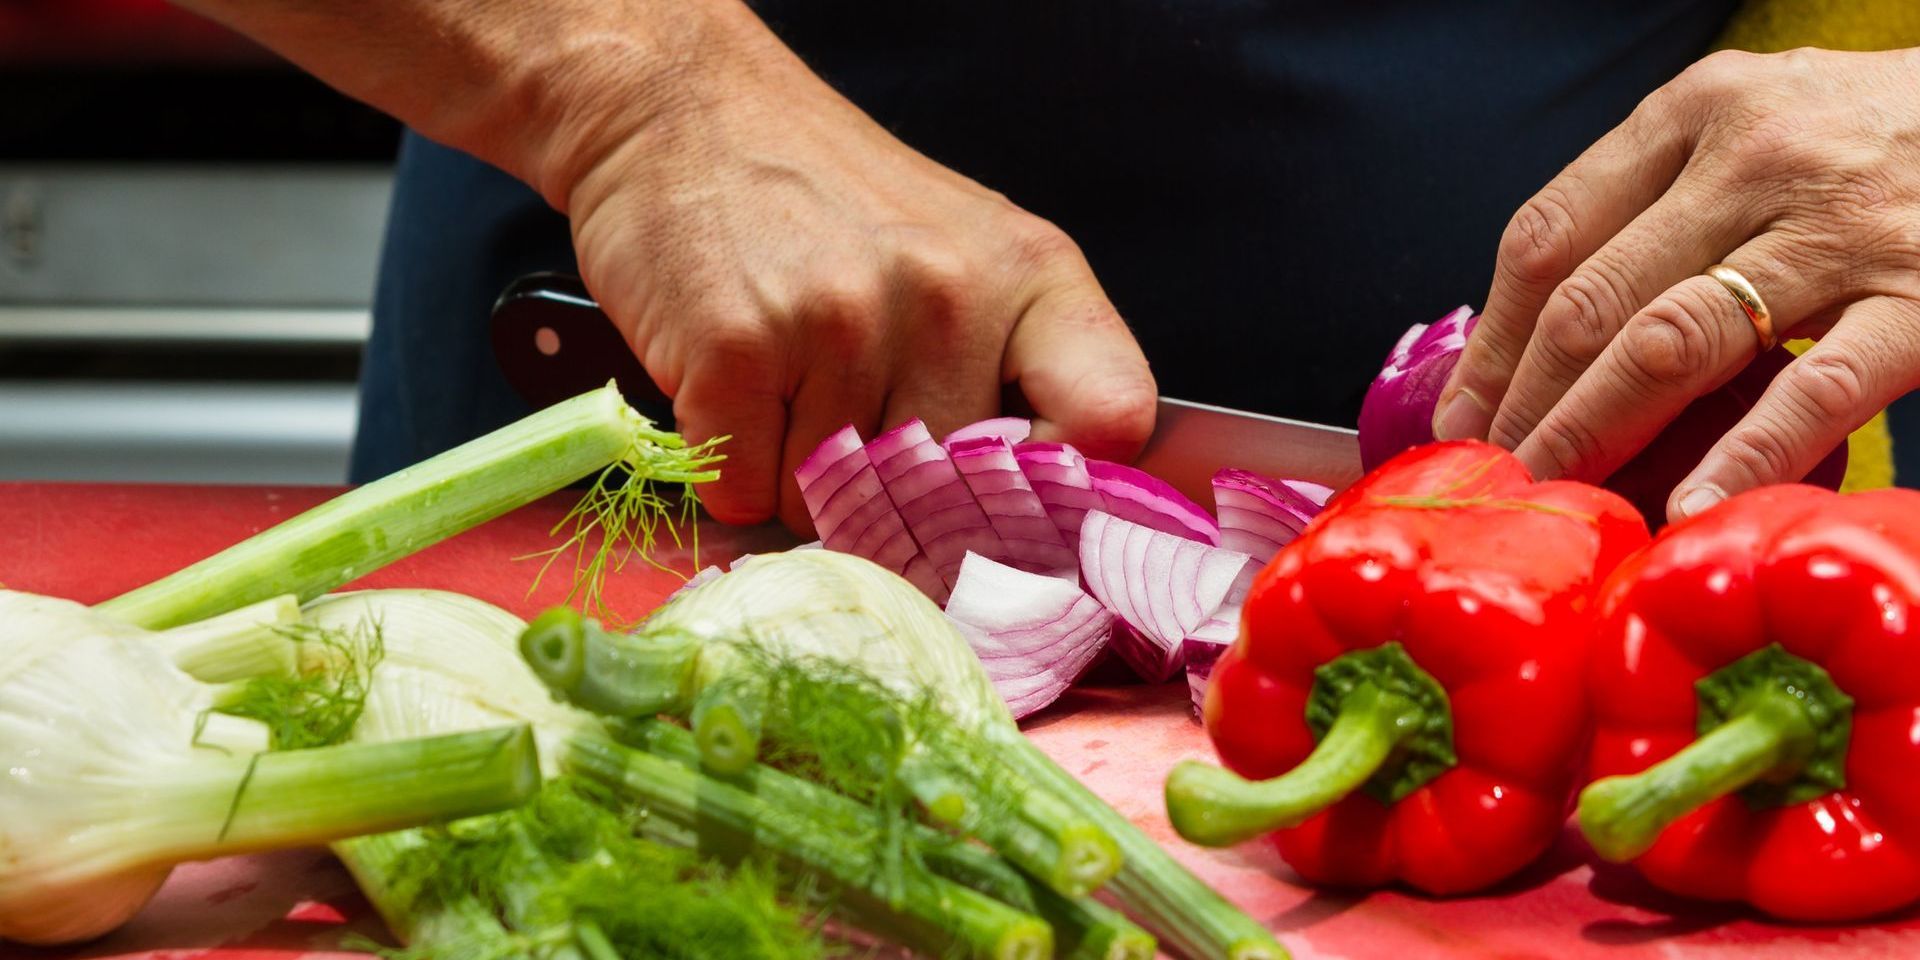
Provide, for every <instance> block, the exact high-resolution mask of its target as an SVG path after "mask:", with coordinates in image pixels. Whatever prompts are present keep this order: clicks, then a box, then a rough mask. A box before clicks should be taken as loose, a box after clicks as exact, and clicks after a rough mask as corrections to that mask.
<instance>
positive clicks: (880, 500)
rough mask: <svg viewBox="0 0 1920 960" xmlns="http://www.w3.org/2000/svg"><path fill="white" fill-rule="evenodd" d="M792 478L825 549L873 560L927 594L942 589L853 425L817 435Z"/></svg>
mask: <svg viewBox="0 0 1920 960" xmlns="http://www.w3.org/2000/svg"><path fill="white" fill-rule="evenodd" d="M793 478H794V480H795V481H797V482H798V483H799V485H800V497H801V499H802V500H804V501H806V504H807V514H808V515H809V516H811V517H812V518H813V525H814V528H815V529H816V530H818V531H819V533H820V539H821V542H822V543H824V544H826V546H827V547H828V549H832V550H838V551H840V552H841V553H851V554H855V555H856V556H861V557H865V558H867V559H868V560H872V561H873V562H874V563H877V564H879V565H880V566H883V567H885V568H887V569H888V570H892V571H893V572H894V573H897V574H900V575H901V576H903V577H905V578H906V579H907V580H908V581H909V582H911V583H912V584H913V585H914V586H916V587H919V588H920V590H921V592H923V593H926V594H928V595H929V596H933V595H944V594H945V592H946V584H945V583H944V582H943V581H942V580H941V579H940V575H939V573H938V572H937V571H936V570H935V569H934V567H933V564H932V563H931V562H929V561H928V560H927V557H926V555H925V554H923V553H921V551H920V547H919V545H918V544H917V543H915V542H914V539H913V534H912V533H910V532H908V530H907V525H906V522H905V521H904V520H902V519H901V517H900V514H899V512H898V511H896V510H895V509H894V507H893V501H892V500H891V499H890V498H889V497H888V496H887V491H886V489H885V487H883V486H882V485H881V483H880V475H879V474H878V473H876V472H875V471H874V468H873V463H872V461H871V460H869V459H868V457H867V451H866V448H865V446H864V445H862V444H861V442H860V434H859V433H858V432H857V431H855V430H854V429H853V427H852V425H848V426H845V427H842V428H840V429H839V430H837V431H835V432H834V433H833V434H832V435H831V436H829V437H827V438H826V439H825V440H822V441H820V445H819V446H818V447H815V448H814V450H813V453H812V454H811V455H809V456H808V457H807V459H806V461H805V462H804V463H802V464H800V469H798V470H795V471H794V472H793Z"/></svg>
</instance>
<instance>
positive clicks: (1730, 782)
mask: <svg viewBox="0 0 1920 960" xmlns="http://www.w3.org/2000/svg"><path fill="white" fill-rule="evenodd" d="M1916 606H1920V493H1916V492H1914V491H1911V490H1891V489H1890V490H1874V491H1868V492H1861V493H1854V494H1849V495H1847V496H1839V495H1836V494H1834V493H1832V492H1830V491H1826V490H1821V489H1816V488H1813V487H1807V486H1799V485H1794V486H1776V487H1768V488H1762V489H1759V490H1754V491H1751V492H1748V493H1743V494H1740V495H1738V496H1735V497H1733V498H1732V499H1729V500H1727V501H1725V502H1724V503H1721V504H1719V505H1717V506H1715V507H1714V508H1713V509H1711V510H1708V511H1705V512H1703V513H1701V514H1699V515H1698V516H1695V517H1691V518H1688V519H1687V520H1684V521H1682V522H1680V523H1677V524H1674V525H1673V526H1670V527H1668V528H1666V530H1664V531H1662V533H1661V534H1660V536H1659V537H1658V538H1657V539H1655V540H1654V542H1653V544H1652V546H1650V547H1649V548H1648V549H1646V550H1645V551H1643V552H1641V553H1639V554H1638V555H1636V556H1635V557H1634V558H1632V559H1631V560H1629V561H1627V562H1626V563H1625V564H1623V565H1621V567H1620V568H1619V569H1618V570H1616V571H1615V572H1614V574H1613V577H1612V578H1611V579H1610V580H1609V581H1608V584H1607V586H1606V588H1605V590H1604V592H1603V594H1602V596H1601V608H1600V618H1601V619H1600V626H1599V629H1598V631H1597V639H1596V641H1595V644H1594V650H1593V656H1592V659H1591V661H1590V664H1589V667H1588V677H1589V686H1590V691H1591V693H1590V695H1591V698H1592V700H1593V704H1594V712H1595V715H1596V725H1597V729H1596V730H1595V732H1594V735H1593V741H1592V750H1591V754H1590V756H1591V760H1590V763H1591V774H1592V775H1593V776H1594V777H1597V778H1598V779H1596V780H1595V781H1594V782H1593V783H1592V784H1591V785H1589V786H1588V787H1587V788H1586V790H1584V791H1583V792H1582V793H1581V795H1580V802H1579V808H1578V816H1577V819H1578V822H1579V824H1580V828H1581V830H1582V832H1584V833H1585V834H1586V836H1587V838H1588V839H1589V840H1590V841H1591V843H1592V844H1593V847H1594V850H1595V851H1596V852H1597V853H1598V854H1599V855H1600V856H1601V857H1603V858H1605V859H1607V860H1614V861H1629V860H1630V861H1632V862H1633V864H1634V865H1635V866H1636V867H1637V868H1638V869H1639V871H1640V872H1641V873H1642V874H1643V875H1645V876H1646V878H1647V879H1648V880H1650V881H1652V882H1653V884H1654V885H1655V886H1658V887H1660V888H1662V889H1665V890H1669V891H1672V892H1674V893H1678V894H1682V895H1684V896H1690V897H1698V898H1701V899H1706V900H1740V901H1746V902H1747V903H1751V904H1753V905H1754V906H1756V907H1758V908H1759V909H1761V910H1764V911H1766V912H1767V913H1770V914H1773V915H1774V916H1778V917H1783V918H1787V919H1792V920H1814V921H1840V920H1853V919H1859V918H1863V917H1868V916H1872V915H1875V914H1880V913H1885V912H1887V911H1890V910H1894V909H1897V908H1900V907H1902V906H1905V905H1907V904H1911V903H1913V902H1915V901H1916V900H1920V853H1917V852H1916V850H1915V848H1914V843H1915V834H1914V828H1915V826H1916V824H1920V821H1916V819H1915V818H1916V813H1917V812H1920V808H1917V807H1916V805H1915V804H1916V795H1915V793H1914V791H1913V772H1914V771H1915V770H1916V769H1920V747H1917V746H1916V740H1915V738H1914V735H1913V731H1914V716H1915V708H1916V704H1920V687H1917V686H1916V683H1920V626H1917V625H1916V621H1915V618H1914V611H1915V609H1916Z"/></svg>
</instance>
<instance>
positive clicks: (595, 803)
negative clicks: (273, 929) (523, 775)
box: [383, 777, 828, 960]
mask: <svg viewBox="0 0 1920 960" xmlns="http://www.w3.org/2000/svg"><path fill="white" fill-rule="evenodd" d="M644 819H645V814H644V813H643V812H641V811H639V810H636V809H633V808H632V807H630V806H628V805H626V804H625V803H623V802H622V801H621V800H619V799H618V798H616V797H613V796H612V795H611V794H609V793H607V792H605V791H604V790H602V789H601V788H598V787H596V786H594V785H592V784H589V783H587V782H584V781H580V780H576V779H572V778H565V777H563V778H560V779H557V780H554V781H551V782H549V783H548V784H547V785H546V786H545V787H544V788H543V789H542V790H541V792H540V794H539V795H538V796H536V797H535V798H534V799H533V800H532V801H531V802H529V803H528V804H527V805H525V806H523V807H521V808H519V809H516V810H513V811H509V812H506V813H501V814H495V815H492V816H487V817H478V818H472V819H469V820H463V821H457V822H454V823H450V824H447V825H445V826H443V827H438V828H430V829H426V830H423V831H421V833H422V834H423V836H424V837H425V842H424V843H421V844H419V845H418V846H416V847H414V848H413V849H411V850H409V851H408V852H407V853H406V854H405V855H404V856H403V857H402V858H401V859H400V860H399V862H397V863H396V864H395V868H394V872H393V876H392V878H391V882H392V883H394V884H396V885H399V886H401V888H403V889H409V890H412V891H415V893H414V897H415V901H414V902H415V906H416V908H418V909H448V908H449V906H454V907H457V908H458V909H466V910H476V909H477V910H481V911H484V912H485V913H486V914H487V915H490V916H492V917H494V918H496V919H497V920H498V921H499V922H498V924H497V926H495V925H491V924H485V925H468V926H467V927H466V928H465V929H463V931H462V933H461V934H460V935H459V936H458V937H456V938H455V940H456V941H457V942H447V941H440V942H434V941H426V942H416V943H414V944H413V945H411V946H409V947H407V948H405V949H401V950H387V951H383V953H384V954H385V955H386V956H387V957H389V958H390V960H429V958H449V957H455V956H458V957H461V958H465V957H470V956H471V957H481V958H489V960H493V958H500V957H505V956H530V957H549V956H552V957H559V956H575V957H585V958H591V957H594V956H596V955H597V954H599V953H602V952H604V951H605V950H606V949H610V950H611V952H612V953H613V954H614V955H615V956H619V957H636V958H637V957H659V958H665V960H731V958H739V960H819V958H823V957H825V956H827V955H828V949H827V947H826V945H825V943H824V941H823V939H822V937H821V933H820V929H819V921H818V918H817V917H813V916H811V915H808V914H806V913H805V912H803V911H802V910H801V909H798V908H796V907H793V906H791V905H789V903H788V902H786V901H784V900H782V899H781V898H780V896H779V889H780V884H779V882H778V878H777V876H776V875H775V873H774V871H773V868H772V867H770V866H767V865H766V864H764V863H762V862H760V861H758V860H749V861H746V862H744V863H741V864H738V865H736V866H734V867H731V868H727V867H722V866H720V865H718V864H715V863H713V862H711V861H710V860H707V859H705V858H703V857H702V856H701V855H700V854H699V853H698V852H696V851H694V850H690V849H681V848H676V847H670V846H665V845H662V844H658V843H654V842H651V841H648V840H646V839H643V838H641V837H640V836H639V835H638V832H639V830H640V829H641V827H642V824H643V823H644Z"/></svg>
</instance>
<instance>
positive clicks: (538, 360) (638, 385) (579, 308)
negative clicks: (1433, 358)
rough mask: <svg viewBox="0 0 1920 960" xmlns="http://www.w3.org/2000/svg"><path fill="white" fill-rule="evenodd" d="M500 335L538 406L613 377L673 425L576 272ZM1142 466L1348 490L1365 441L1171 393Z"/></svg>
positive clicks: (504, 363) (503, 304)
mask: <svg viewBox="0 0 1920 960" xmlns="http://www.w3.org/2000/svg"><path fill="white" fill-rule="evenodd" d="M492 341H493V352H494V358H495V359H496V360H497V361H498V362H499V364H500V372H501V374H502V375H504V376H505V377H506V379H507V382H508V384H510V385H511V386H512V387H513V388H514V389H515V390H516V391H517V392H518V393H519V394H520V395H521V397H523V398H525V399H526V401H527V402H528V403H530V404H532V405H533V406H534V407H535V408H540V407H545V406H549V405H551V404H554V403H558V402H560V401H561V400H565V399H567V398H568V397H572V396H576V395H578V394H580V393H584V392H586V391H587V390H591V389H593V388H594V387H597V386H599V385H601V384H603V383H606V382H607V381H609V380H612V381H614V382H615V383H617V384H618V385H619V388H620V392H621V393H622V394H624V395H625V396H626V398H627V402H628V403H631V404H632V405H633V406H634V408H635V409H637V410H639V411H640V412H641V413H643V414H646V415H647V416H648V417H649V418H651V419H653V420H655V421H656V422H660V423H671V422H672V421H673V401H671V400H669V399H668V398H667V396H666V394H664V393H662V392H661V391H660V388H659V387H658V386H657V385H655V384H654V382H653V378H652V377H650V376H648V375H647V371H646V369H645V368H644V367H642V366H641V365H640V361H639V360H638V359H637V358H636V357H635V356H634V354H633V350H632V348H631V346H630V345H629V344H628V343H627V342H626V339H625V338H624V337H622V336H621V335H620V332H619V331H618V330H617V329H615V327H614V325H613V324H612V322H610V321H609V320H608V319H607V315H606V314H605V313H603V312H602V311H601V310H600V305H599V304H598V303H595V302H594V299H593V297H592V295H591V294H589V293H588V292H587V288H586V286H585V285H584V284H582V283H581V282H580V280H579V279H578V278H576V277H572V276H568V275H565V274H557V273H541V274H533V275H530V276H526V277H522V278H520V279H519V280H516V281H514V282H513V283H512V284H511V285H509V286H508V287H507V289H506V291H505V292H503V293H502V294H501V295H500V298H499V300H497V301H496V302H495V303H494V307H493V324H492ZM1135 466H1138V467H1139V468H1140V469H1142V470H1145V471H1147V472H1148V473H1151V474H1153V475H1154V476H1156V477H1159V478H1160V479H1162V480H1165V481H1166V482H1167V483H1168V484H1170V485H1171V486H1172V487H1173V488H1174V489H1176V490H1178V491H1180V492H1181V493H1184V494H1186V495H1187V496H1188V497H1191V498H1193V500H1194V501H1195V502H1197V503H1199V504H1201V505H1202V506H1211V505H1212V503H1213V484H1212V480H1213V475H1214V473H1216V472H1217V471H1219V470H1220V469H1221V468H1223V467H1238V468H1240V469H1242V470H1251V471H1253V472H1254V473H1259V474H1264V475H1267V476H1270V477H1281V478H1285V479H1289V480H1310V481H1312V482H1314V483H1321V484H1325V485H1327V486H1329V487H1333V488H1334V489H1336V490H1337V489H1340V488H1342V487H1345V486H1347V485H1348V484H1351V483H1352V482H1354V481H1355V480H1357V479H1359V478H1360V474H1361V469H1360V441H1359V437H1358V435H1357V434H1356V433H1355V432H1354V431H1352V430H1348V429H1344V428H1341V427H1329V426H1323V425H1320V424H1315V423H1306V422H1303V421H1300V420H1288V419H1286V418H1284V417H1272V416H1267V415H1265V414H1258V413H1248V412H1245V411H1241V410H1230V409H1227V408H1225V407H1216V406H1212V405H1209V404H1204V403H1195V402H1192V401H1189V400H1176V399H1173V398H1171V397H1162V398H1161V399H1160V404H1159V409H1158V418H1157V420H1156V422H1155V425H1154V430H1153V436H1152V437H1151V438H1150V439H1149V440H1148V441H1147V446H1146V449H1145V451H1143V452H1142V453H1141V454H1140V459H1139V460H1138V461H1137V462H1136V463H1135Z"/></svg>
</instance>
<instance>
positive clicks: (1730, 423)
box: [1360, 314, 1847, 529]
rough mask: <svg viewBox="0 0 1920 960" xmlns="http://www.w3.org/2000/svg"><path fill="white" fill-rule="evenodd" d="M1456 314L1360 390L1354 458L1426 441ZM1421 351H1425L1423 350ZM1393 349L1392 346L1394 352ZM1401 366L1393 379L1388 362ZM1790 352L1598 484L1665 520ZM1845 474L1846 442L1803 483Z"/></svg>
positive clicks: (1765, 356)
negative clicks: (1685, 484)
mask: <svg viewBox="0 0 1920 960" xmlns="http://www.w3.org/2000/svg"><path fill="white" fill-rule="evenodd" d="M1454 317H1455V314H1449V315H1448V316H1447V317H1446V318H1445V319H1443V320H1441V321H1439V322H1436V323H1435V324H1433V326H1432V327H1430V328H1428V329H1427V330H1426V331H1424V332H1422V334H1421V335H1420V336H1419V337H1417V338H1415V340H1414V341H1413V344H1412V346H1411V349H1410V350H1408V351H1407V354H1408V355H1407V356H1404V357H1402V356H1393V357H1390V358H1389V359H1388V364H1387V367H1386V368H1385V369H1383V370H1382V371H1381V376H1380V377H1379V378H1377V379H1375V380H1374V382H1373V386H1372V387H1371V388H1369V389H1368V390H1367V397H1366V400H1364V401H1363V402H1362V403H1361V405H1360V463H1361V465H1362V466H1363V467H1365V468H1366V469H1368V470H1372V469H1373V468H1375V467H1377V466H1379V465H1380V464H1382V463H1385V462H1386V461H1387V460H1390V459H1392V458H1393V456H1394V455H1395V454H1397V453H1399V452H1400V451H1402V450H1405V449H1407V448H1409V447H1414V446H1418V445H1420V444H1422V443H1429V442H1431V441H1432V440H1433V413H1434V408H1435V407H1436V406H1437V405H1438V404H1439V402H1440V391H1441V390H1442V389H1443V388H1444V387H1445V386H1446V383H1447V376H1448V375H1449V374H1451V373H1452V372H1453V368H1454V365H1455V364H1457V363H1459V362H1460V350H1459V348H1458V347H1453V348H1451V349H1444V350H1440V349H1434V347H1435V346H1437V345H1438V343H1439V341H1440V340H1441V339H1442V337H1441V336H1440V335H1439V334H1440V331H1439V329H1438V328H1440V327H1441V326H1442V325H1443V324H1445V323H1446V322H1447V321H1448V320H1453V319H1454ZM1479 320H1480V318H1479V317H1478V316H1474V317H1472V318H1471V319H1468V320H1467V321H1466V322H1465V324H1464V325H1463V327H1462V332H1463V333H1470V332H1472V330H1473V327H1474V325H1475V324H1477V323H1478V322H1479ZM1423 348H1424V349H1423ZM1396 353H1398V351H1397V350H1396ZM1396 361H1400V362H1402V363H1403V364H1404V368H1403V369H1402V370H1401V371H1399V373H1398V376H1397V377H1395V376H1390V374H1393V373H1395V370H1394V364H1395V362H1396ZM1792 362H1793V354H1792V353H1790V352H1788V351H1786V350H1782V349H1774V350H1769V351H1767V352H1765V353H1762V354H1760V355H1759V356H1757V357H1755V358H1754V360H1753V362H1752V363H1750V364H1748V365H1747V368H1746V369H1745V370H1742V371H1740V372H1739V373H1738V374H1736V375H1735V376H1734V378H1733V379H1732V380H1729V381H1727V383H1726V384H1725V385H1723V386H1722V387H1720V389H1718V390H1715V391H1714V392H1712V393H1709V394H1707V395H1706V396H1703V397H1701V398H1699V399H1697V400H1695V401H1693V403H1691V404H1688V405H1687V408H1686V409H1685V410H1682V411H1681V412H1680V415H1679V416H1678V417H1675V418H1674V420H1673V422H1672V423H1670V424H1668V425H1667V428H1666V429H1665V430H1662V431H1661V432H1660V433H1659V435H1658V436H1656V437H1654V438H1653V441H1652V442H1651V443H1649V444H1647V446H1646V447H1645V448H1644V449H1642V450H1641V451H1640V453H1639V454H1638V455H1636V456H1635V457H1634V458H1633V459H1632V460H1629V461H1627V463H1626V465H1625V466H1622V467H1621V468H1620V469H1619V470H1617V471H1615V472H1614V474H1613V476H1611V477H1608V478H1607V480H1606V482H1605V483H1604V484H1602V486H1605V487H1606V488H1607V489H1609V490H1612V491H1613V492H1615V493H1618V494H1620V495H1621V496H1623V497H1625V498H1627V501H1628V502H1630V503H1632V504H1633V506H1634V508H1635V509H1637V510H1639V511H1640V514H1641V516H1643V517H1645V518H1646V519H1647V523H1648V525H1649V526H1651V527H1654V528H1655V529H1658V528H1659V527H1660V526H1662V525H1663V524H1665V523H1666V519H1667V498H1668V497H1669V496H1670V495H1671V494H1672V493H1673V488H1674V487H1675V486H1677V485H1679V483H1680V481H1682V480H1685V479H1686V478H1687V474H1689V473H1691V472H1693V468H1694V467H1696V466H1698V465H1699V463H1700V459H1701V458H1702V457H1704V456H1706V455H1707V451H1708V450H1709V449H1711V448H1712V447H1713V445H1714V443H1716V442H1718V441H1719V439H1720V438H1721V437H1723V436H1725V435H1726V433H1727V431H1728V430H1731V429H1733V427H1734V425H1735V424H1737V423H1739V422H1740V418H1741V417H1744V416H1746V414H1747V411H1748V410H1751V409H1753V405H1754V403H1755V402H1757V401H1758V400H1759V399H1760V395H1761V394H1762V393H1763V392H1765V391H1766V389H1767V385H1768V384H1770V383H1772V382H1773V378H1774V377H1775V376H1777V375H1778V374H1779V373H1780V371H1782V370H1784V369H1786V367H1787V364H1789V363H1792ZM1846 473H1847V447H1846V444H1844V443H1843V444H1841V445H1840V446H1839V447H1837V448H1835V449H1834V451H1833V452H1832V453H1830V454H1828V455H1827V458H1826V459H1825V460H1822V461H1820V463H1819V465H1817V466H1815V467H1814V468H1813V470H1812V471H1811V472H1809V473H1808V474H1807V476H1806V478H1805V479H1804V480H1803V481H1802V482H1804V483H1809V484H1813V485H1815V486H1821V487H1826V488H1827V489H1829V490H1838V489H1840V481H1841V479H1842V478H1844V477H1845V476H1846Z"/></svg>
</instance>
